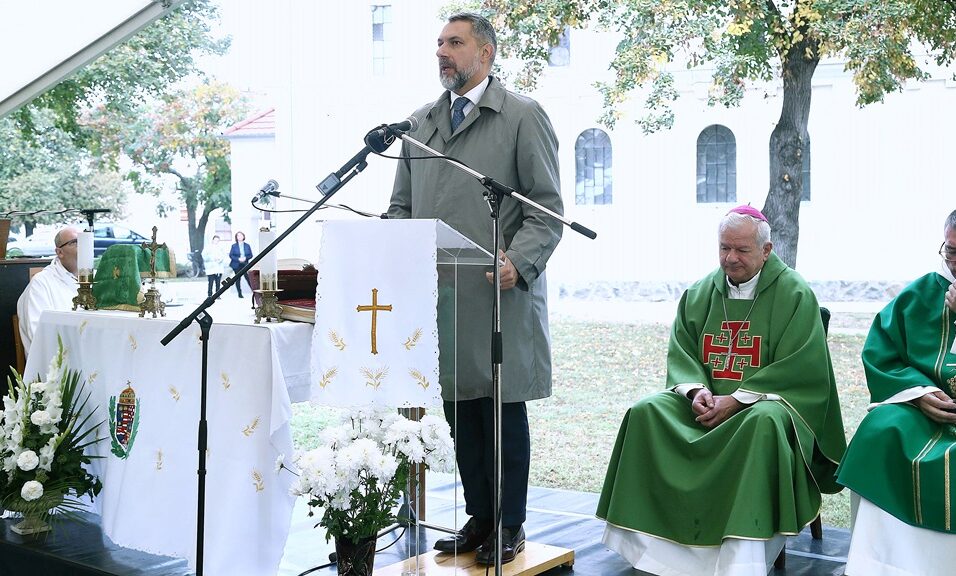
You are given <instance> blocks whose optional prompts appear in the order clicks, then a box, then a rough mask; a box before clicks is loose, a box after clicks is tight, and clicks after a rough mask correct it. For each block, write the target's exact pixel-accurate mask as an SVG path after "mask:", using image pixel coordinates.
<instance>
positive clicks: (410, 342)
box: [402, 328, 422, 350]
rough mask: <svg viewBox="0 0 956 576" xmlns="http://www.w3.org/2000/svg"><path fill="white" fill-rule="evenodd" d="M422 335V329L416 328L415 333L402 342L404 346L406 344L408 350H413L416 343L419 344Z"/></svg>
mask: <svg viewBox="0 0 956 576" xmlns="http://www.w3.org/2000/svg"><path fill="white" fill-rule="evenodd" d="M421 337H422V329H421V328H416V329H415V333H414V334H412V335H411V336H409V337H408V339H407V340H405V343H404V344H402V346H404V347H405V349H406V350H411V349H412V348H414V347H415V345H416V344H418V341H419V340H420V339H421Z"/></svg>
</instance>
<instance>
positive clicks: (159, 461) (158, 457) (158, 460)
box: [156, 450, 163, 470]
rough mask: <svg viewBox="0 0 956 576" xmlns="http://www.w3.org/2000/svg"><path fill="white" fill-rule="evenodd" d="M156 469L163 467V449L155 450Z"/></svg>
mask: <svg viewBox="0 0 956 576" xmlns="http://www.w3.org/2000/svg"><path fill="white" fill-rule="evenodd" d="M156 469H157V470H162V469H163V451H162V450H157V451H156Z"/></svg>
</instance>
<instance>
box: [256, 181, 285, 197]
mask: <svg viewBox="0 0 956 576" xmlns="http://www.w3.org/2000/svg"><path fill="white" fill-rule="evenodd" d="M278 190H279V183H278V182H276V181H275V180H269V181H268V182H266V184H265V186H263V187H262V188H259V192H258V193H256V195H255V196H254V197H253V199H252V201H253V202H259V201H260V200H262V199H263V198H265V197H266V196H278V195H279V194H278Z"/></svg>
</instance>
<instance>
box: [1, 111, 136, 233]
mask: <svg viewBox="0 0 956 576" xmlns="http://www.w3.org/2000/svg"><path fill="white" fill-rule="evenodd" d="M27 112H28V113H29V117H30V118H31V125H32V126H33V129H34V132H33V133H32V135H31V136H29V137H27V136H24V134H23V132H22V131H20V130H19V129H18V128H17V126H16V123H15V121H14V120H12V119H10V118H3V119H0V205H2V206H5V207H7V208H6V209H7V210H17V211H29V212H32V211H36V210H62V209H64V208H91V207H101V206H104V207H109V208H111V209H113V210H114V211H115V212H118V213H119V214H122V210H123V205H124V203H125V190H124V187H123V183H122V178H121V177H120V175H119V174H118V173H117V172H115V171H114V170H112V169H110V168H109V167H108V166H105V165H102V164H100V163H99V162H97V160H96V159H95V158H94V157H92V155H90V154H89V153H88V152H87V151H86V150H83V149H82V148H80V147H78V146H77V145H76V144H75V143H74V141H73V139H72V138H71V136H70V134H68V133H67V132H65V131H63V130H62V129H61V128H58V127H57V126H56V124H55V117H54V115H53V113H51V112H50V111H48V110H42V109H31V110H28V111H27ZM14 220H15V221H16V222H19V223H25V224H27V225H28V226H31V227H32V226H33V225H34V224H37V223H40V224H56V223H60V222H62V221H64V220H65V218H64V217H63V216H62V215H58V214H46V215H38V216H35V217H18V218H15V219H14Z"/></svg>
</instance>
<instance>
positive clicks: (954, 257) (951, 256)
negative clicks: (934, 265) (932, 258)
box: [939, 242, 956, 262]
mask: <svg viewBox="0 0 956 576" xmlns="http://www.w3.org/2000/svg"><path fill="white" fill-rule="evenodd" d="M939 255H940V256H941V257H942V258H943V260H945V261H947V262H956V248H954V247H952V246H947V245H946V243H945V242H943V243H942V244H940V245H939Z"/></svg>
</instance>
